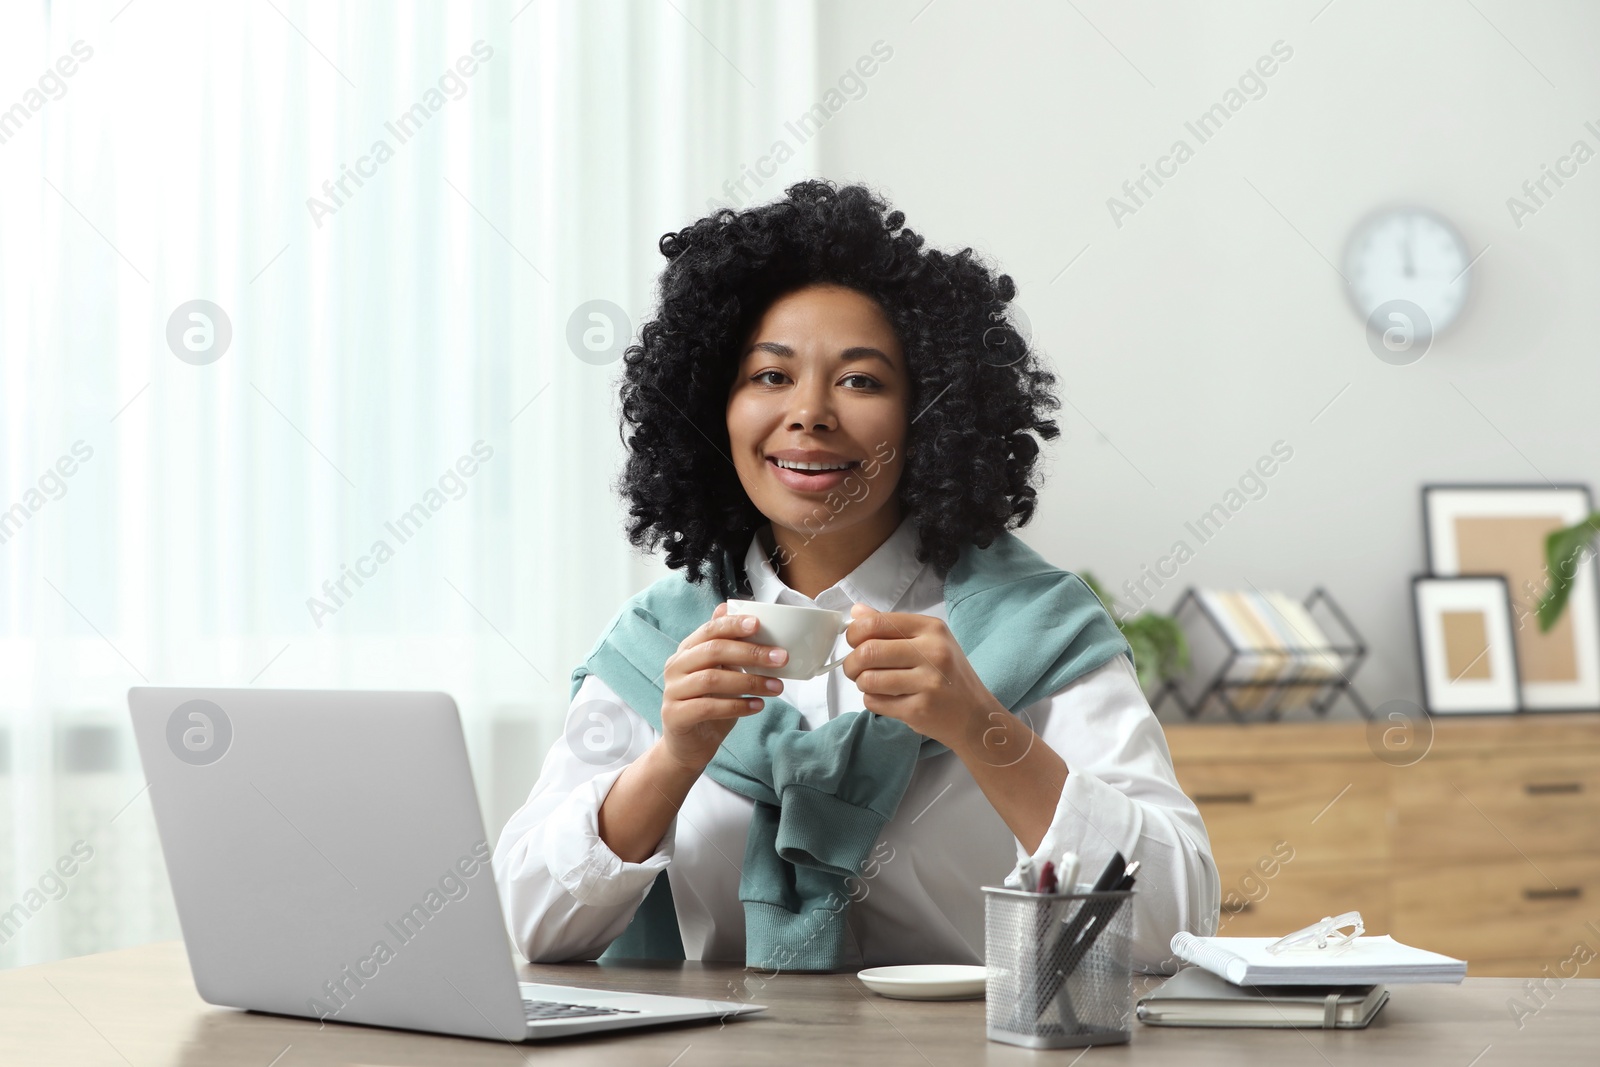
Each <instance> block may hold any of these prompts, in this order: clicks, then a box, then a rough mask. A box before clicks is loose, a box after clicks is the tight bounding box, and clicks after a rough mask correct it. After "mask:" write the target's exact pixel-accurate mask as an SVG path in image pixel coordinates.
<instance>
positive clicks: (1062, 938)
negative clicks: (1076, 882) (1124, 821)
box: [1033, 852, 1137, 1018]
mask: <svg viewBox="0 0 1600 1067" xmlns="http://www.w3.org/2000/svg"><path fill="white" fill-rule="evenodd" d="M1136 869H1137V868H1136ZM1127 874H1128V862H1127V860H1126V859H1124V858H1123V855H1122V853H1121V852H1114V853H1112V854H1111V860H1110V862H1109V863H1107V864H1106V867H1105V870H1103V871H1101V872H1100V877H1099V878H1097V879H1095V883H1094V886H1093V887H1092V888H1091V889H1090V890H1089V891H1090V892H1091V893H1105V892H1109V891H1110V890H1111V889H1112V887H1113V886H1119V885H1121V884H1122V883H1123V882H1124V881H1125V880H1126V876H1127ZM1120 903H1121V901H1112V902H1110V912H1108V913H1106V915H1105V916H1102V915H1101V912H1102V909H1104V908H1105V902H1103V901H1098V900H1093V901H1090V900H1086V901H1084V902H1083V903H1082V904H1081V905H1079V907H1078V913H1077V914H1076V915H1074V916H1073V917H1072V921H1071V922H1069V923H1067V924H1066V929H1065V930H1062V931H1061V933H1060V934H1059V935H1058V936H1057V937H1056V941H1055V945H1054V947H1053V948H1052V949H1051V951H1050V958H1052V959H1055V958H1061V960H1062V965H1061V966H1060V967H1059V968H1057V969H1056V970H1055V971H1054V972H1053V973H1052V974H1051V975H1050V976H1049V978H1047V979H1045V983H1044V988H1043V989H1041V990H1040V991H1039V992H1040V995H1039V996H1038V997H1036V998H1035V1000H1034V1002H1033V1003H1034V1007H1035V1008H1036V1009H1037V1010H1036V1013H1035V1018H1037V1017H1038V1013H1040V1012H1043V1010H1044V1005H1046V1004H1049V1003H1050V1002H1051V1001H1053V1000H1055V998H1056V994H1057V993H1059V992H1060V991H1061V985H1062V983H1063V982H1064V981H1065V980H1066V976H1067V975H1068V974H1069V973H1071V972H1072V970H1073V969H1075V968H1076V967H1077V965H1078V963H1079V961H1080V960H1081V959H1082V955H1081V953H1082V951H1086V950H1087V948H1088V945H1080V937H1081V935H1082V934H1083V932H1084V930H1085V929H1086V928H1087V927H1088V926H1089V924H1090V923H1091V922H1094V920H1096V919H1097V918H1099V919H1102V921H1101V922H1100V923H1097V924H1096V925H1097V926H1103V925H1104V921H1103V919H1104V918H1107V917H1109V915H1110V914H1111V913H1114V912H1115V911H1116V908H1117V906H1118V905H1119V904H1120ZM1088 940H1089V941H1090V942H1091V943H1092V942H1093V940H1094V939H1093V938H1092V937H1091V938H1089V939H1088ZM1069 1014H1070V1012H1069Z"/></svg>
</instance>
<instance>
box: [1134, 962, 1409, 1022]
mask: <svg viewBox="0 0 1600 1067" xmlns="http://www.w3.org/2000/svg"><path fill="white" fill-rule="evenodd" d="M1387 1003H1389V991H1388V990H1387V989H1385V988H1384V987H1383V986H1381V985H1368V986H1254V987H1246V986H1236V985H1234V984H1232V983H1231V982H1228V981H1225V980H1223V979H1221V978H1218V977H1217V976H1216V975H1214V974H1212V973H1211V972H1210V971H1207V970H1205V969H1204V968H1202V967H1185V968H1184V969H1183V970H1181V971H1179V972H1178V973H1177V974H1175V975H1173V976H1172V977H1171V978H1169V979H1167V980H1166V981H1165V982H1164V983H1162V985H1161V987H1160V988H1159V989H1156V990H1155V991H1153V992H1151V993H1150V994H1149V995H1147V996H1145V997H1143V998H1142V999H1140V1001H1139V1006H1138V1014H1139V1021H1140V1022H1143V1023H1149V1024H1150V1025H1151V1026H1252V1027H1286V1026H1295V1027H1307V1028H1316V1027H1320V1028H1322V1029H1324V1030H1361V1029H1365V1028H1366V1026H1367V1024H1368V1023H1370V1022H1372V1020H1373V1018H1374V1017H1375V1016H1376V1015H1377V1014H1378V1012H1379V1011H1381V1010H1382V1009H1383V1006H1384V1005H1385V1004H1387Z"/></svg>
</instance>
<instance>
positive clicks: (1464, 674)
mask: <svg viewBox="0 0 1600 1067" xmlns="http://www.w3.org/2000/svg"><path fill="white" fill-rule="evenodd" d="M1411 600H1412V604H1413V606H1414V607H1415V609H1416V620H1417V653H1418V655H1419V656H1420V657H1421V659H1422V695H1423V702H1424V704H1426V706H1427V709H1428V713H1429V714H1430V715H1462V714H1469V713H1493V712H1508V711H1518V710H1520V708H1521V704H1522V697H1521V692H1520V688H1519V686H1518V679H1517V650H1516V643H1515V641H1514V639H1513V638H1512V628H1511V597H1510V595H1509V594H1508V592H1507V589H1506V580H1505V578H1504V577H1503V576H1501V575H1498V574H1482V575H1463V576H1461V577H1458V578H1436V577H1433V576H1431V575H1417V576H1416V577H1415V578H1412V579H1411Z"/></svg>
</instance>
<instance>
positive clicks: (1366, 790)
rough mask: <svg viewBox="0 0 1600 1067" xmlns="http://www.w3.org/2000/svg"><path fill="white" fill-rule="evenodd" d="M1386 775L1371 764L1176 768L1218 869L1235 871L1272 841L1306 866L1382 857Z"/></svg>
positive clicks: (1385, 836)
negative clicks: (1289, 848)
mask: <svg viewBox="0 0 1600 1067" xmlns="http://www.w3.org/2000/svg"><path fill="white" fill-rule="evenodd" d="M1389 771H1390V768H1388V767H1386V766H1385V765H1383V764H1381V763H1378V762H1377V761H1376V760H1368V761H1353V760H1327V761H1322V762H1318V763H1297V764H1273V763H1255V762H1239V763H1213V762H1209V761H1208V762H1204V763H1188V764H1183V765H1180V766H1178V767H1177V775H1178V782H1179V783H1180V784H1181V785H1182V786H1183V791H1184V792H1185V793H1187V794H1189V797H1190V798H1191V799H1192V800H1194V802H1195V804H1196V806H1197V807H1199V809H1200V814H1201V816H1202V817H1203V818H1204V819H1205V823H1206V832H1207V833H1209V834H1210V835H1211V851H1212V854H1213V855H1214V856H1215V857H1216V859H1217V865H1218V867H1219V868H1233V867H1237V868H1239V869H1241V870H1242V869H1244V868H1247V867H1249V866H1251V865H1253V864H1255V863H1256V861H1257V860H1258V859H1259V858H1260V857H1262V856H1264V855H1267V854H1269V853H1271V851H1272V850H1273V848H1274V846H1275V845H1277V844H1278V842H1280V841H1281V842H1287V843H1288V844H1289V845H1290V846H1292V847H1293V848H1294V851H1295V854H1296V856H1297V857H1298V858H1299V859H1301V860H1305V861H1309V862H1312V863H1330V862H1359V861H1363V860H1381V859H1384V858H1386V857H1387V856H1388V854H1389V853H1388V834H1387V832H1386V821H1385V820H1386V818H1387V811H1388V806H1389V802H1388V788H1389Z"/></svg>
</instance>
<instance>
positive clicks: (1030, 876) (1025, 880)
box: [1017, 856, 1039, 893]
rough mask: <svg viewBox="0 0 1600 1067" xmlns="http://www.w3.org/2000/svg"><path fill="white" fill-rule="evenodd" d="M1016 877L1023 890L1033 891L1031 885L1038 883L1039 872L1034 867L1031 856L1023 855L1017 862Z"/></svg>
mask: <svg viewBox="0 0 1600 1067" xmlns="http://www.w3.org/2000/svg"><path fill="white" fill-rule="evenodd" d="M1017 878H1018V880H1019V881H1020V882H1021V885H1022V889H1023V890H1024V891H1025V892H1028V893H1031V892H1033V887H1034V886H1036V885H1038V884H1039V872H1038V871H1037V870H1036V869H1035V867H1034V864H1033V857H1032V856H1025V857H1023V860H1022V862H1021V863H1019V864H1017Z"/></svg>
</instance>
